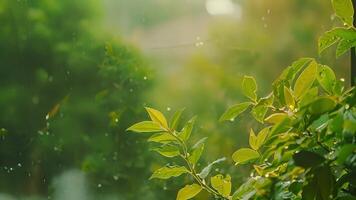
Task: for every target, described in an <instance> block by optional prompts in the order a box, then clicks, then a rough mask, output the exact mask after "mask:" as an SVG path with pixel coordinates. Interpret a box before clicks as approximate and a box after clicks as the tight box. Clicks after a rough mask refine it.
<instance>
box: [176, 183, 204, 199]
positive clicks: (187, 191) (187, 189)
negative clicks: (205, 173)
mask: <svg viewBox="0 0 356 200" xmlns="http://www.w3.org/2000/svg"><path fill="white" fill-rule="evenodd" d="M201 190H202V188H201V186H200V185H198V184H192V185H186V186H184V188H182V189H180V190H179V191H178V194H177V200H187V199H191V198H193V197H195V196H196V195H197V194H199V192H200V191H201Z"/></svg>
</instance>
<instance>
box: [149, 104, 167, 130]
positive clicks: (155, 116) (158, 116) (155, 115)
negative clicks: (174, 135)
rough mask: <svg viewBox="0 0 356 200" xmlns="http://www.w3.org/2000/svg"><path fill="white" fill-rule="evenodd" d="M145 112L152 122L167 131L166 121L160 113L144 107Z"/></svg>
mask: <svg viewBox="0 0 356 200" xmlns="http://www.w3.org/2000/svg"><path fill="white" fill-rule="evenodd" d="M146 110H147V112H148V114H149V115H150V118H151V120H152V121H154V122H157V123H158V124H160V125H161V126H162V127H163V128H166V129H168V124H167V120H166V118H165V117H164V115H163V114H162V113H161V112H160V111H158V110H155V109H153V108H149V107H146Z"/></svg>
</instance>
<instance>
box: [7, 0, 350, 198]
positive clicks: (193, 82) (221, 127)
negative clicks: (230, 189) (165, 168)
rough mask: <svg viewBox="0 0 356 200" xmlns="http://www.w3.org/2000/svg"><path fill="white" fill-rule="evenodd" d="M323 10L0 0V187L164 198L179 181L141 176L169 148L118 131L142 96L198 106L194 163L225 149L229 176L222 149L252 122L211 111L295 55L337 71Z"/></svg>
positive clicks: (18, 193)
mask: <svg viewBox="0 0 356 200" xmlns="http://www.w3.org/2000/svg"><path fill="white" fill-rule="evenodd" d="M334 19H335V16H334V15H333V12H332V7H331V3H330V1H325V0H289V1H285V0H274V1H262V0H254V1H251V0H194V1H193V0H183V1H172V0H102V1H98V0H75V1H72V0H60V1H56V0H2V1H0V24H1V25H0V67H1V74H0V111H1V112H0V199H5V200H7V199H9V200H11V199H66V200H71V199H73V200H74V199H75V200H81V199H83V200H84V199H145V200H151V199H152V200H154V199H175V194H176V191H177V190H178V189H179V188H180V187H181V186H182V185H183V182H184V181H188V180H185V179H184V178H179V179H175V180H170V181H168V182H163V181H157V180H148V178H149V176H150V174H151V172H152V171H153V170H154V169H156V168H157V167H159V166H162V165H165V164H166V163H167V161H166V160H165V159H163V158H161V157H159V156H158V155H156V154H155V153H154V152H151V151H149V146H148V145H147V144H146V142H145V138H144V137H141V136H139V135H135V134H128V133H127V132H126V131H125V129H126V128H127V127H128V126H129V125H131V124H133V123H134V122H137V121H139V120H143V119H145V118H147V116H146V114H145V112H144V108H143V107H144V106H151V107H154V108H157V109H160V110H162V111H164V112H165V113H166V114H167V115H168V116H170V115H172V114H173V111H174V110H177V109H181V108H186V112H185V115H184V117H185V119H188V118H190V117H191V116H192V115H198V123H197V127H196V128H195V133H194V139H195V140H196V139H198V138H202V137H208V138H209V139H208V148H206V149H207V150H206V152H205V153H204V155H203V157H204V160H203V163H206V162H209V161H212V160H215V159H216V158H219V157H224V156H225V157H227V158H228V160H227V161H226V164H227V165H224V164H222V165H221V166H219V168H218V170H219V171H224V172H227V173H230V174H231V175H232V176H233V177H234V180H233V183H234V188H236V187H237V186H238V185H239V184H240V183H241V182H242V181H243V177H246V176H248V174H246V169H244V168H241V167H240V168H236V167H234V166H233V165H232V164H231V163H232V162H231V160H229V159H230V157H231V154H232V152H233V151H234V150H236V149H237V148H239V147H241V146H244V145H245V144H246V143H247V137H246V136H247V133H248V130H249V128H251V127H252V128H253V127H258V126H259V124H257V123H256V122H254V120H251V117H249V116H246V117H240V118H238V119H237V120H235V121H234V122H231V123H219V122H218V118H219V116H220V115H221V114H222V113H223V112H224V110H225V109H226V108H227V107H228V106H229V105H232V104H234V103H237V102H241V101H243V100H244V98H243V97H242V95H241V92H240V81H241V77H242V76H243V75H245V74H247V75H252V76H255V77H256V79H257V82H258V85H259V86H260V88H258V93H259V95H261V96H264V95H267V92H264V91H270V90H271V83H272V80H273V79H274V78H276V77H277V76H278V74H279V72H281V70H282V69H283V68H285V67H286V66H288V65H289V64H291V63H292V62H293V61H294V60H296V59H297V58H299V57H305V56H307V57H316V58H317V59H319V60H320V61H321V62H322V63H324V64H328V65H330V66H332V67H333V68H334V69H335V70H336V73H337V76H338V78H345V80H346V83H348V82H349V79H348V74H349V56H348V55H345V56H343V57H342V58H340V59H338V60H336V59H335V56H334V54H333V50H330V51H328V52H327V53H326V54H325V55H323V56H322V57H320V56H318V55H317V45H316V43H317V38H318V36H319V35H320V34H321V33H322V32H324V31H326V30H329V29H330V28H331V27H332V26H334V25H336V23H338V22H337V20H334ZM223 166H225V167H223ZM226 166H230V167H226ZM207 198H208V197H207V194H205V193H201V194H200V195H199V196H198V197H197V198H196V199H207Z"/></svg>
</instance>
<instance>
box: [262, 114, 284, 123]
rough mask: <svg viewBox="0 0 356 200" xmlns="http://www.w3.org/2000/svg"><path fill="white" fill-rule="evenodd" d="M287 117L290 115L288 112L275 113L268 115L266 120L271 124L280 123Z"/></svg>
mask: <svg viewBox="0 0 356 200" xmlns="http://www.w3.org/2000/svg"><path fill="white" fill-rule="evenodd" d="M287 117H288V115H287V114H286V113H273V114H272V115H270V116H268V117H267V118H266V119H265V121H266V122H268V123H270V124H278V123H280V122H282V121H283V120H284V119H285V118H287Z"/></svg>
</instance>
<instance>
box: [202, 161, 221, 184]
mask: <svg viewBox="0 0 356 200" xmlns="http://www.w3.org/2000/svg"><path fill="white" fill-rule="evenodd" d="M225 160H226V158H220V159H217V160H215V161H214V162H212V163H210V164H209V165H208V166H206V167H205V168H204V169H203V170H201V172H200V173H199V176H200V177H201V178H202V179H204V178H206V177H207V176H208V175H209V173H210V171H211V168H212V167H213V166H214V165H215V164H217V163H219V162H223V161H225Z"/></svg>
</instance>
